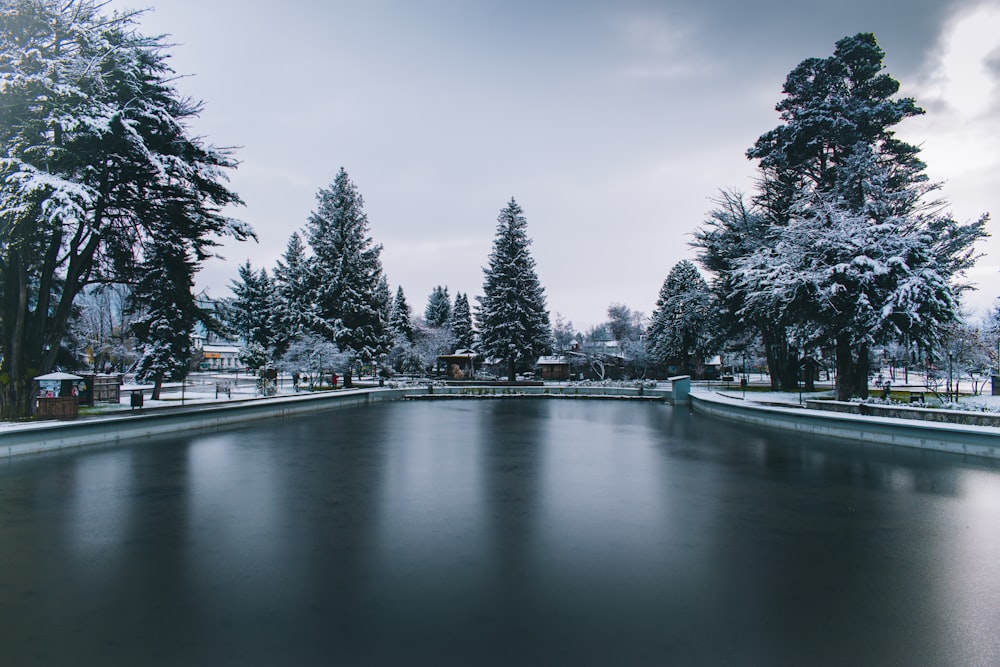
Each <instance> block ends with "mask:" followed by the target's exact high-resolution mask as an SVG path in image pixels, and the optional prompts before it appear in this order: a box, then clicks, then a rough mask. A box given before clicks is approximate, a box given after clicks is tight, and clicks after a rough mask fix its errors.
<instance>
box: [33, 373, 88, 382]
mask: <svg viewBox="0 0 1000 667" xmlns="http://www.w3.org/2000/svg"><path fill="white" fill-rule="evenodd" d="M35 379H36V380H82V379H83V378H82V377H80V376H79V375H73V374H72V373H63V372H60V371H56V372H54V373H46V374H45V375H38V376H36V377H35Z"/></svg>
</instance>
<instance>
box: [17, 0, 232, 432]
mask: <svg viewBox="0 0 1000 667" xmlns="http://www.w3.org/2000/svg"><path fill="white" fill-rule="evenodd" d="M104 4H105V3H102V2H97V1H95V0H65V1H64V0H9V1H8V2H5V3H4V9H3V10H2V11H0V54H3V57H2V58H0V79H2V80H3V85H2V86H0V128H2V131H0V154H2V155H3V157H4V160H3V161H2V163H0V228H2V229H3V238H2V243H0V414H2V416H4V417H23V416H26V415H28V414H30V410H31V406H32V403H33V400H32V399H33V393H32V392H31V378H32V377H33V376H34V375H37V374H39V373H44V372H46V371H49V370H51V369H52V368H53V366H54V364H55V362H56V355H57V354H58V352H59V350H60V348H61V341H62V337H63V335H64V334H65V332H66V331H67V326H68V321H69V318H70V317H71V315H72V311H73V302H74V299H75V298H76V297H77V295H78V294H80V292H81V290H82V289H83V288H84V287H85V286H86V285H88V284H94V283H102V282H103V283H113V282H132V281H136V280H140V281H144V280H145V278H146V277H147V276H148V271H146V272H145V273H137V272H136V269H137V261H138V260H137V258H142V257H145V258H147V260H148V258H149V257H151V256H154V255H155V252H154V251H157V247H158V246H159V248H161V249H163V252H164V253H165V254H166V255H168V256H170V257H172V258H173V261H183V262H186V263H187V264H188V268H187V269H185V270H184V271H183V273H188V272H190V273H193V272H194V271H195V270H196V269H197V265H198V263H199V262H201V261H202V260H203V259H204V258H205V257H206V256H207V255H208V250H207V249H208V247H210V246H212V245H214V244H215V241H214V240H213V238H212V237H214V236H219V235H224V236H233V237H236V238H241V239H242V238H246V237H247V236H251V235H252V231H250V229H249V228H248V227H246V226H245V225H243V224H242V223H238V222H236V221H233V220H232V219H230V218H228V217H226V216H224V215H222V214H221V209H222V208H223V207H224V206H226V205H228V204H232V203H238V202H239V199H238V197H237V196H236V195H235V194H234V193H232V192H231V191H229V190H228V189H227V188H226V187H225V186H224V185H223V183H224V180H225V177H224V174H223V172H224V170H226V169H229V168H232V167H234V166H235V162H234V161H233V160H232V159H231V158H230V157H229V155H228V154H227V153H225V152H223V151H220V150H218V149H215V148H212V147H206V146H204V145H203V144H202V143H201V141H200V140H199V139H197V138H194V137H192V136H190V135H189V133H188V131H187V125H186V124H187V121H189V120H190V119H191V118H193V117H194V116H196V115H197V114H198V112H199V110H200V106H199V105H198V104H197V103H194V102H192V101H190V100H188V99H186V98H183V97H182V96H180V95H179V94H178V92H177V91H176V90H175V88H174V87H173V83H174V81H175V80H176V77H175V76H174V75H173V72H171V71H170V69H169V68H168V67H167V64H166V57H167V56H166V55H165V53H164V44H163V42H162V41H161V40H160V39H158V38H148V37H144V36H142V35H141V34H139V33H138V31H137V30H136V28H135V20H136V16H137V14H136V13H135V12H126V13H123V14H114V15H111V16H106V15H104V14H102V13H101V9H102V7H103V6H104ZM166 213H169V215H170V219H171V222H172V224H174V225H177V226H178V229H182V230H183V234H184V237H183V238H179V237H177V235H176V234H175V233H173V232H171V234H170V235H169V236H163V237H161V238H157V237H156V235H157V234H164V233H166V231H167V230H169V229H170V225H165V224H162V223H163V221H164V220H165V219H166V218H165V215H166ZM141 246H144V247H145V248H146V250H147V251H146V252H145V253H143V252H141V251H139V250H138V249H139V247H141ZM180 246H184V249H185V252H183V253H182V252H180ZM143 268H148V267H143ZM189 270H190V271H189ZM171 272H172V273H175V274H177V273H181V272H180V271H179V270H177V271H174V270H171ZM182 284H184V280H182V279H180V280H179V282H176V283H175V285H182ZM177 298H178V299H179V296H178V297H177ZM164 317H169V313H164ZM185 326H186V324H185V323H184V322H183V321H178V322H177V323H176V326H175V327H174V328H175V329H176V330H178V331H180V330H184V328H185Z"/></svg>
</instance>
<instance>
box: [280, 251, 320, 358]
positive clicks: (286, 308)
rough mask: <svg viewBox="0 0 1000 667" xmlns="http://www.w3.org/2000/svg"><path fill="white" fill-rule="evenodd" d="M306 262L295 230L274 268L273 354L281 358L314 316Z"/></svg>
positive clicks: (304, 252)
mask: <svg viewBox="0 0 1000 667" xmlns="http://www.w3.org/2000/svg"><path fill="white" fill-rule="evenodd" d="M309 283H310V273H309V263H308V261H307V259H306V249H305V245H304V244H303V243H302V237H301V236H299V234H298V232H293V233H292V235H291V237H290V238H289V239H288V246H287V248H286V249H285V254H284V255H282V257H281V259H279V260H278V262H277V263H276V264H275V267H274V318H273V320H272V326H273V327H274V354H275V357H278V358H280V357H282V356H283V355H284V354H285V352H286V351H287V350H288V346H289V345H291V343H292V341H293V340H295V339H296V338H297V337H299V336H300V335H302V333H303V332H304V331H305V330H306V326H307V323H308V322H310V321H312V319H313V318H314V312H313V311H314V308H313V307H312V302H311V298H312V297H311V287H310V284H309Z"/></svg>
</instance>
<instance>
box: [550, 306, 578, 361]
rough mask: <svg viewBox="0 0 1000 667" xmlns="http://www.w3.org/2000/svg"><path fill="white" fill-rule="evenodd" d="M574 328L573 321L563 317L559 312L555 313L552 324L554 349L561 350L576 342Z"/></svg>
mask: <svg viewBox="0 0 1000 667" xmlns="http://www.w3.org/2000/svg"><path fill="white" fill-rule="evenodd" d="M576 336H577V333H576V329H575V328H574V327H573V323H572V322H571V321H569V320H567V319H565V318H564V317H563V316H562V314H561V313H556V318H555V324H553V326H552V338H553V340H554V341H555V349H556V350H558V351H560V352H563V351H566V350H568V349H570V348H571V347H573V343H574V342H576Z"/></svg>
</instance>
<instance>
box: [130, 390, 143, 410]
mask: <svg viewBox="0 0 1000 667" xmlns="http://www.w3.org/2000/svg"><path fill="white" fill-rule="evenodd" d="M131 403H132V409H135V408H141V407H142V391H140V390H136V389H133V390H132V396H131Z"/></svg>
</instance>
